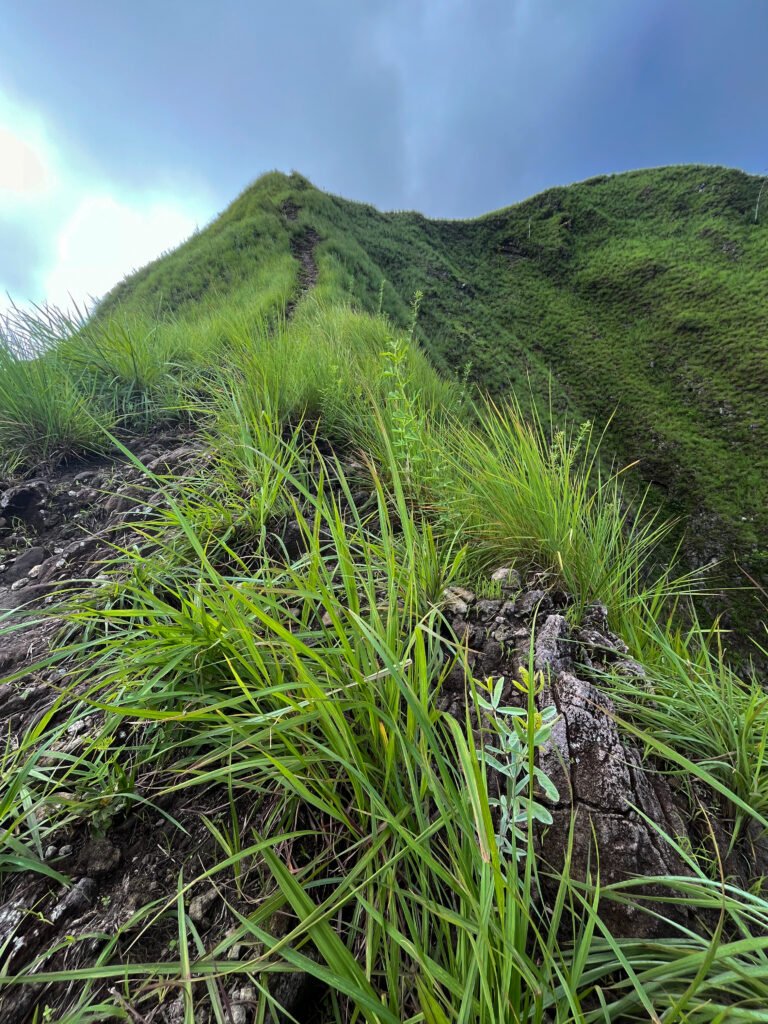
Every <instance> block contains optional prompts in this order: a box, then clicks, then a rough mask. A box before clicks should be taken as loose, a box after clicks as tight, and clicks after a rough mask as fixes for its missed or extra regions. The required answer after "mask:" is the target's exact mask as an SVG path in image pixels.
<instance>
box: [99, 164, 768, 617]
mask: <svg viewBox="0 0 768 1024" xmlns="http://www.w3.org/2000/svg"><path fill="white" fill-rule="evenodd" d="M759 187H760V180H759V179H757V178H755V177H750V176H748V175H745V174H743V173H741V172H739V171H735V170H727V169H724V168H712V167H698V166H691V167H672V168H659V169H655V170H647V171H637V172H632V173H629V174H621V175H614V176H602V177H599V178H592V179H590V180H589V181H585V182H582V183H580V184H576V185H572V186H569V187H565V188H556V189H551V190H549V191H547V192H543V193H541V194H540V195H538V196H535V197H534V198H532V199H529V200H527V201H526V202H524V203H520V204H519V205H517V206H513V207H509V208H508V209H504V210H499V211H497V212H495V213H491V214H488V215H487V216H485V217H481V218H479V219H477V220H472V221H434V220H428V219H427V218H425V217H423V216H421V215H420V214H418V213H405V212H397V213H382V212H379V211H378V210H376V209H374V208H373V207H371V206H368V205H364V204H360V203H352V202H348V201H346V200H344V199H341V198H338V197H336V196H331V195H327V194H324V193H322V192H320V191H319V190H317V189H315V188H314V187H313V186H312V185H311V184H310V183H309V182H307V181H306V180H305V179H304V178H302V177H301V176H300V175H297V174H293V175H291V176H284V175H281V174H277V173H273V174H268V175H265V176H264V177H262V178H261V179H259V180H258V181H257V182H256V183H255V184H254V185H253V186H252V187H251V188H249V189H248V190H247V191H246V192H244V193H243V195H241V196H240V197H239V198H238V199H237V200H236V201H235V202H234V203H233V204H232V205H231V206H230V207H229V208H228V209H227V210H226V211H225V212H224V213H223V214H222V215H221V216H220V217H219V218H218V219H217V220H215V221H214V222H213V223H212V224H211V225H210V226H209V227H208V228H207V229H206V230H204V231H202V232H200V233H199V234H196V235H195V236H194V237H193V238H191V239H190V240H189V241H188V242H187V243H186V244H185V245H183V246H181V247H180V248H179V249H178V250H176V251H175V252H173V253H170V254H168V255H167V256H165V257H163V258H162V259H161V260H159V261H157V262H156V263H153V264H150V265H149V266H147V267H145V268H144V269H143V270H141V271H139V272H138V273H137V274H134V275H133V276H132V277H130V278H128V279H127V280H126V281H124V282H123V283H122V284H121V285H119V286H118V287H117V288H116V289H115V290H114V291H113V292H112V293H111V295H109V296H108V297H107V298H106V299H105V301H104V303H103V304H102V309H101V312H102V315H106V314H109V313H111V312H112V311H114V310H115V309H116V308H118V306H123V307H127V308H129V309H131V308H133V309H136V310H147V309H148V308H152V309H156V310H163V311H165V312H166V313H174V314H177V315H179V314H181V315H183V314H184V313H185V312H188V311H190V310H192V309H195V308H198V309H199V304H200V303H201V302H203V303H204V304H213V305H219V304H221V306H222V307H226V306H227V305H228V304H230V303H232V302H233V301H236V302H237V303H238V304H239V305H242V304H243V300H244V296H246V295H247V304H248V305H249V308H250V309H252V310H253V311H254V312H256V311H257V310H258V311H269V310H272V309H274V308H275V307H276V306H279V305H280V304H285V303H287V302H288V301H289V299H290V296H291V295H292V294H293V292H294V291H295V289H296V288H297V285H298V275H299V269H300V263H299V261H298V260H297V256H300V254H301V253H302V251H304V250H305V249H306V248H307V245H308V241H307V240H308V239H312V241H313V243H314V242H315V241H316V244H314V245H313V250H314V253H315V259H316V263H317V269H318V280H317V290H318V294H320V295H322V296H325V297H329V298H333V299H335V298H339V297H344V298H349V299H352V300H353V301H354V302H356V303H357V304H358V305H359V306H361V307H362V308H364V309H367V310H375V309H377V308H379V306H381V307H383V309H384V310H385V311H386V312H387V313H388V314H389V315H390V317H392V318H393V319H394V321H395V322H397V323H399V324H401V325H405V324H406V323H407V322H408V317H409V305H410V302H411V300H412V297H413V295H414V293H415V292H416V291H417V290H418V291H422V292H423V295H424V299H423V302H422V305H421V309H420V314H419V327H418V335H419V337H420V340H421V341H422V344H423V347H424V349H425V350H426V352H427V353H428V354H429V356H430V357H431V358H432V360H433V362H434V363H435V364H436V365H437V366H438V367H439V368H441V369H443V370H446V371H448V372H449V373H452V374H455V375H457V376H459V377H465V378H468V379H469V380H471V381H473V382H476V383H477V384H479V385H480V386H481V387H482V388H483V389H486V390H488V391H490V392H491V393H492V394H495V395H497V396H498V395H503V394H505V393H507V392H509V391H510V389H514V390H515V391H516V393H517V395H518V397H519V398H520V400H521V401H522V403H523V405H526V404H527V403H528V396H529V394H531V395H533V397H534V400H535V402H536V403H537V404H538V405H539V407H540V408H542V409H544V408H546V406H547V404H548V403H549V402H550V400H551V402H552V404H553V405H554V407H555V408H556V409H558V410H561V409H568V410H569V411H570V413H571V415H572V416H573V417H575V418H576V419H591V420H592V421H593V422H594V423H596V424H597V425H599V426H600V428H602V426H603V425H605V424H606V423H609V426H608V428H607V438H606V450H608V451H610V452H611V454H612V455H613V456H614V457H615V458H616V459H617V460H618V461H619V462H620V463H621V464H622V465H625V464H627V463H630V462H635V461H637V462H638V470H637V473H638V477H639V480H640V481H642V482H643V483H649V484H652V485H653V488H654V492H655V497H656V498H657V499H660V500H663V501H664V502H665V505H666V510H667V511H668V512H670V513H672V514H674V515H681V516H683V517H685V518H686V520H687V524H688V525H687V536H686V547H685V550H686V552H687V556H688V560H689V563H690V564H691V565H702V564H705V563H707V562H709V561H710V560H711V559H713V558H716V559H718V560H721V561H722V562H723V566H722V569H721V570H720V575H719V577H718V580H717V581H716V583H715V585H716V586H719V587H726V586H739V585H744V584H745V582H746V580H745V576H744V573H743V572H742V568H743V569H744V570H746V572H747V573H749V575H750V576H751V577H752V578H753V579H755V580H756V581H758V582H760V583H761V585H763V586H765V584H766V581H767V580H768V550H767V548H766V536H768V472H766V469H768V460H767V459H766V456H765V442H766V432H767V430H768V414H767V413H766V404H765V397H766V390H767V385H766V381H768V307H766V304H765V296H766V294H768V226H767V223H766V217H768V209H764V210H763V211H762V212H761V211H758V213H757V218H756V203H757V198H758V194H759ZM550 394H551V399H550ZM609 421H610V422H609ZM734 560H735V561H734ZM736 563H738V565H737V564H736ZM738 566H740V567H741V568H739V567H738ZM729 604H730V605H731V606H732V607H736V608H737V609H738V610H739V615H740V616H741V617H743V616H746V617H747V618H748V620H749V622H750V625H751V626H754V624H755V623H756V622H757V621H758V620H759V618H760V616H761V605H760V602H759V600H758V599H755V598H753V597H752V596H745V595H737V596H736V597H732V598H731V599H730V600H729ZM713 607H714V606H713Z"/></svg>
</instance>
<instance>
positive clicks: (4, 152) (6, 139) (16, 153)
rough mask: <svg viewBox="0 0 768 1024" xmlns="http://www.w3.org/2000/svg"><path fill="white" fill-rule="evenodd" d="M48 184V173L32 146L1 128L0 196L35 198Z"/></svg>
mask: <svg viewBox="0 0 768 1024" xmlns="http://www.w3.org/2000/svg"><path fill="white" fill-rule="evenodd" d="M48 184H49V174H48V169H47V168H46V166H45V163H44V161H43V159H42V156H41V154H40V153H39V152H37V150H36V149H35V147H34V146H33V145H30V143H29V142H27V141H26V140H25V139H22V138H19V136H18V135H16V134H15V133H14V132H12V131H11V130H10V129H9V128H6V127H4V126H3V125H0V196H5V195H7V194H8V193H11V194H13V196H14V197H15V198H19V197H27V196H28V197H32V196H37V195H39V194H40V193H41V192H45V190H46V188H47V186H48Z"/></svg>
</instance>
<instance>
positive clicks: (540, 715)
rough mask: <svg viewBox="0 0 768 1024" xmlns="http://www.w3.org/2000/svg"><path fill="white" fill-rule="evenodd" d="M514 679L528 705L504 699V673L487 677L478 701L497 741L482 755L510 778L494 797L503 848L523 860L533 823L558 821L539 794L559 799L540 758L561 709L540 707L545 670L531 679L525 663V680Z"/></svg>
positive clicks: (522, 676) (522, 677)
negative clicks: (540, 763) (558, 710)
mask: <svg viewBox="0 0 768 1024" xmlns="http://www.w3.org/2000/svg"><path fill="white" fill-rule="evenodd" d="M512 683H513V685H514V686H515V688H516V689H518V690H519V691H520V692H521V693H522V694H523V695H524V696H525V697H526V707H514V706H508V705H505V704H503V703H502V698H503V693H504V684H505V678H504V676H500V677H499V678H498V679H497V680H496V682H495V683H494V681H493V679H492V678H489V679H487V680H486V682H485V689H486V692H487V694H488V696H487V697H484V696H483V695H482V694H478V697H477V703H478V705H479V706H480V708H482V709H483V711H485V712H487V715H488V719H489V721H490V723H491V726H492V728H493V732H494V733H495V743H487V744H483V746H482V747H481V749H480V750H479V751H478V756H479V757H480V758H481V760H482V761H483V763H484V764H485V766H486V767H488V768H492V769H494V770H495V771H496V772H498V773H499V775H500V776H501V777H502V779H504V780H505V782H506V785H504V786H503V789H502V792H501V793H500V794H499V796H498V797H492V798H491V800H490V803H491V806H493V807H495V808H496V809H497V810H498V812H499V822H498V830H497V832H496V842H497V844H498V849H499V854H500V855H501V856H502V857H514V858H516V859H517V860H520V859H522V858H523V857H524V856H525V853H526V849H527V842H526V830H527V829H530V825H531V822H533V821H538V822H540V823H541V824H542V825H551V824H552V815H551V814H550V812H549V810H548V809H547V808H546V807H545V806H544V804H542V803H540V801H539V800H538V799H537V796H538V791H539V790H540V791H541V793H543V795H544V797H545V798H546V799H547V800H549V801H550V802H551V803H557V801H558V799H559V793H558V791H557V787H556V786H555V784H554V783H553V782H552V780H551V779H550V778H549V776H548V775H547V774H546V772H545V771H543V769H542V768H540V767H539V766H538V765H537V764H536V763H535V760H536V751H537V750H538V749H539V748H540V747H541V746H542V745H543V744H544V743H546V742H547V740H548V739H549V737H550V735H551V733H552V728H553V726H554V724H555V721H556V720H557V709H556V708H554V707H552V706H550V707H546V708H544V709H543V711H539V710H537V708H536V696H537V694H538V693H540V692H541V690H542V688H543V686H544V677H543V675H542V673H540V672H538V673H535V674H534V675H533V681H531V677H530V674H529V673H528V671H527V670H526V669H525V668H521V669H520V680H519V681H518V680H512Z"/></svg>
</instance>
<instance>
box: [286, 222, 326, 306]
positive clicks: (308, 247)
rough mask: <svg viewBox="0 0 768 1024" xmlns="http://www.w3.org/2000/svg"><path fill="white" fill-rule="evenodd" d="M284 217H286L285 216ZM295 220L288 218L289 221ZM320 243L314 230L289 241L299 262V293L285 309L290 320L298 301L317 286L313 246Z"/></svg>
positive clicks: (302, 233) (307, 229) (309, 230)
mask: <svg viewBox="0 0 768 1024" xmlns="http://www.w3.org/2000/svg"><path fill="white" fill-rule="evenodd" d="M286 216H288V215H287V214H286ZM292 219H295V214H294V217H293V218H291V217H289V220H292ZM319 241H320V236H319V235H318V233H317V232H316V231H315V229H314V228H305V229H304V230H303V231H302V232H301V233H300V234H297V235H294V236H293V238H292V239H291V254H292V255H293V258H294V259H296V260H298V261H299V291H298V294H297V295H296V297H295V298H293V299H291V301H290V302H289V303H288V306H287V308H286V316H287V317H288V318H289V319H290V317H291V315H292V314H293V311H294V309H295V308H296V306H297V305H298V303H299V300H300V299H301V298H302V297H303V296H304V295H305V294H306V293H307V292H308V291H309V290H310V289H311V288H314V287H315V285H316V284H317V273H318V271H317V263H316V261H315V246H316V245H317V243H318V242H319Z"/></svg>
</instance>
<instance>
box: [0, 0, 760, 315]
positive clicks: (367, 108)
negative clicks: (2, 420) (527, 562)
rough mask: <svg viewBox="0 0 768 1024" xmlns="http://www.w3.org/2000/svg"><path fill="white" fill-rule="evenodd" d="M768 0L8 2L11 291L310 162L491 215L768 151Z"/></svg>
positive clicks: (404, 203)
mask: <svg viewBox="0 0 768 1024" xmlns="http://www.w3.org/2000/svg"><path fill="white" fill-rule="evenodd" d="M767 50H768V0H506V2H503V3H502V2H499V0H389V2H377V0H323V2H322V3H321V2H319V0H282V2H280V3H277V2H275V3H271V2H270V3H263V2H258V0H250V2H247V0H216V2H214V0H204V2H203V0H109V2H104V0H67V2H66V3H64V2H62V0H4V3H3V6H2V11H0V307H2V305H3V298H2V296H4V295H5V294H6V293H10V295H11V296H12V298H13V299H14V300H16V301H19V302H27V301H36V302H42V301H52V302H55V303H59V304H66V302H67V299H68V296H69V295H71V296H72V297H73V298H75V299H76V300H78V301H80V302H82V301H83V300H84V299H86V298H87V297H88V296H95V297H97V296H100V295H101V294H103V293H104V291H106V290H107V289H108V288H109V287H110V286H111V285H112V284H114V283H115V282H116V281H118V280H119V279H120V278H121V277H122V276H124V275H125V274H126V273H129V272H130V271H131V270H132V269H134V268H135V267H138V266H140V265H142V264H143V263H145V262H147V261H148V260H150V259H152V258H154V257H155V256H157V255H159V254H160V253H161V252H162V251H164V250H166V249H168V248H172V247H173V246H175V245H177V244H178V243H179V242H180V241H182V240H183V239H184V238H185V237H187V236H188V235H189V234H190V233H191V232H192V231H193V230H194V229H195V227H197V226H200V227H202V226H203V225H204V224H205V223H207V222H208V221H209V220H210V219H211V218H213V217H214V216H215V215H216V214H217V213H218V212H220V211H221V210H222V209H223V208H224V207H225V206H226V205H227V204H228V203H229V202H230V201H231V200H232V199H233V198H234V197H235V196H236V195H237V194H238V193H239V192H240V191H242V189H243V188H245V187H246V186H247V185H248V183H249V182H250V181H252V180H253V179H254V178H256V177H257V176H258V175H259V174H261V173H262V172H263V171H266V170H270V169H273V168H279V169H281V170H286V171H290V170H292V169H296V170H299V171H301V172H302V173H303V174H305V175H306V176H307V177H309V178H310V179H311V180H312V181H314V182H315V184H317V185H319V186H320V187H322V188H325V189H328V190H330V191H333V192H337V193H340V194H343V195H345V196H348V197H350V198H355V199H362V200H366V201H368V202H372V203H374V204H376V205H378V206H381V207H384V208H388V209H414V208H415V209H420V210H422V211H423V212H424V213H427V214H429V215H431V216H445V217H463V216H473V215H476V214H479V213H483V212H486V211H488V210H490V209H494V208H497V207H500V206H504V205H507V204H509V203H512V202H515V201H517V200H520V199H523V198H525V197H526V196H528V195H531V194H533V193H535V192H538V191H541V190H542V189H544V188H547V187H549V186H551V185H558V184H566V183H568V182H571V181H576V180H580V179H582V178H585V177H589V176H590V175H593V174H602V173H607V172H612V171H621V170H628V169H631V168H636V167H648V166H657V165H662V164H671V163H717V164H725V165H729V166H735V167H741V168H743V169H745V170H747V171H750V172H753V173H762V172H763V171H765V170H766V168H768V140H766V131H765V127H764V125H765V122H766V112H767V111H768V103H767V102H766V101H768V60H766V58H765V54H766V51H767Z"/></svg>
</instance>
